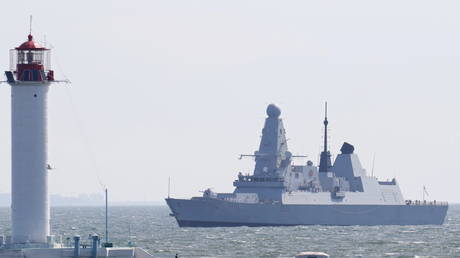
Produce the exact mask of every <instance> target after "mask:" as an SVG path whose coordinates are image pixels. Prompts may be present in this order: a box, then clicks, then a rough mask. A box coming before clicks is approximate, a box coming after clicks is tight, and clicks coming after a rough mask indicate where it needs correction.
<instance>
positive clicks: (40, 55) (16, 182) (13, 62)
mask: <svg viewBox="0 0 460 258" xmlns="http://www.w3.org/2000/svg"><path fill="white" fill-rule="evenodd" d="M50 52H51V51H50V50H49V49H47V48H45V47H44V46H41V45H39V44H38V43H37V42H35V41H34V38H33V36H32V35H31V34H29V35H28V38H27V41H26V42H24V43H22V44H21V45H20V46H19V47H16V48H14V49H11V50H10V71H6V72H5V75H6V77H7V82H8V84H9V85H11V136H12V142H11V148H12V149H11V156H12V157H11V175H12V176H11V178H12V184H11V194H12V200H11V220H12V243H13V244H18V245H22V244H25V245H27V244H32V245H40V244H46V243H47V236H48V235H50V209H49V201H48V199H49V198H48V162H47V94H48V89H49V86H50V84H51V83H52V82H54V73H53V71H52V70H51V67H50V54H51V53H50Z"/></svg>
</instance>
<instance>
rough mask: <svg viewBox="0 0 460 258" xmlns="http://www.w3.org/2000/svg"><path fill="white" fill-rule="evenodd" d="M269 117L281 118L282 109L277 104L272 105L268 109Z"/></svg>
mask: <svg viewBox="0 0 460 258" xmlns="http://www.w3.org/2000/svg"><path fill="white" fill-rule="evenodd" d="M267 115H268V116H269V117H279V116H280V115H281V109H280V108H279V107H277V106H276V105H275V104H270V105H268V107H267Z"/></svg>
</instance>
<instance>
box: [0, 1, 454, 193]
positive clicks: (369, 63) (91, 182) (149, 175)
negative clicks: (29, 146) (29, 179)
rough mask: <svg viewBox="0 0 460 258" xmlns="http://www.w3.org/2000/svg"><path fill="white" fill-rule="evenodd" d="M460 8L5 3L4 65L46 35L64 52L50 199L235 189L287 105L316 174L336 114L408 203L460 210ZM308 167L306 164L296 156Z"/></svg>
mask: <svg viewBox="0 0 460 258" xmlns="http://www.w3.org/2000/svg"><path fill="white" fill-rule="evenodd" d="M459 8H460V3H459V2H458V1H421V0H417V1H401V0H397V1H392V0H388V1H371V0H363V1H342V0H338V1H267V0H263V1H262V0H261V1H246V0H245V1H239V0H232V1H216V0H209V1H189V0H187V1H147V0H146V1H46V0H43V1H20V0H16V1H5V3H3V5H2V9H3V12H2V15H1V16H0V23H1V24H3V25H2V40H1V41H0V50H1V51H0V66H1V67H3V70H7V69H8V67H9V57H8V54H9V52H8V51H9V49H11V48H13V47H16V46H18V45H19V44H20V43H22V42H23V41H25V40H26V39H27V34H28V23H29V15H30V14H32V15H33V34H34V36H35V38H36V39H38V40H41V41H43V39H44V35H46V41H47V43H48V46H53V53H52V55H53V67H54V70H55V71H56V72H55V74H56V77H57V78H60V79H64V78H68V79H70V80H71V81H72V84H71V85H70V86H68V85H65V84H61V85H53V86H52V89H51V91H50V94H49V162H50V163H51V164H52V165H53V166H54V167H55V168H56V169H55V170H52V171H51V172H50V192H51V193H60V194H75V193H93V192H100V191H101V189H102V188H101V186H100V183H99V181H100V182H101V183H102V184H106V185H108V186H109V189H110V192H111V196H112V198H113V199H112V200H117V201H123V200H133V201H157V200H161V199H162V198H164V197H166V195H167V182H168V177H169V176H170V177H171V185H172V187H171V194H172V196H174V197H191V196H192V195H196V194H200V193H199V192H198V191H199V190H202V189H204V188H206V187H213V189H214V190H215V191H221V192H224V191H232V190H233V187H232V181H233V180H234V179H235V178H236V175H237V174H238V172H239V171H242V172H245V173H246V172H251V173H252V169H253V161H252V160H251V159H247V160H243V161H240V160H238V159H237V158H238V154H240V153H252V152H253V151H254V150H256V149H257V148H258V144H259V140H260V138H259V137H260V135H261V129H262V126H263V123H264V118H265V108H266V105H267V104H269V103H272V102H273V103H277V104H279V106H280V107H281V109H282V114H281V116H282V118H283V119H284V124H285V126H286V131H287V137H288V138H289V139H290V140H289V142H288V145H289V148H290V150H291V151H292V152H293V153H294V154H305V155H308V156H309V157H310V159H312V160H313V161H314V162H315V164H316V163H317V161H318V154H319V150H320V147H321V130H322V119H323V103H324V101H326V100H327V101H328V103H329V108H330V109H329V121H330V128H331V131H330V135H331V141H332V144H331V150H332V152H333V153H334V154H337V153H338V152H339V149H340V146H341V144H342V142H343V141H348V142H350V143H351V144H353V145H354V146H355V153H357V154H358V155H359V157H360V159H361V163H362V164H363V166H364V167H366V168H367V171H368V173H370V171H371V168H372V157H373V155H374V154H375V155H376V158H375V168H374V173H375V174H376V175H377V176H378V177H379V178H381V179H390V178H393V177H395V176H396V178H397V179H398V181H399V183H400V187H401V189H402V191H403V193H404V195H405V197H406V198H412V199H414V198H419V199H421V198H422V186H423V185H426V187H427V189H428V192H429V193H430V197H431V198H432V199H436V200H447V201H450V202H460V195H459V194H457V192H456V190H457V189H458V188H459V185H460V162H459V161H458V160H457V158H458V154H459V153H458V146H459V145H460V120H459V115H458V110H459V109H460V102H459V101H458V98H459V96H460V90H459V85H460V36H459V35H460V34H459V31H460V16H459V15H458V10H459ZM10 133H11V132H10V88H9V86H8V85H7V84H0V143H1V144H0V192H9V191H10V178H11V177H10V173H11V172H10V165H11V164H10V148H11V145H10ZM296 162H297V163H305V162H306V160H305V159H299V160H296Z"/></svg>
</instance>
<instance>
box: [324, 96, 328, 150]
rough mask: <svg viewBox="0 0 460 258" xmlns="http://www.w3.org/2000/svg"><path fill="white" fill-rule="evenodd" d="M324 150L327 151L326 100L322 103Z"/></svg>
mask: <svg viewBox="0 0 460 258" xmlns="http://www.w3.org/2000/svg"><path fill="white" fill-rule="evenodd" d="M324 109H325V110H324V111H325V112H324V122H323V123H324V152H327V125H328V124H329V122H328V121H327V101H326V103H325V105H324Z"/></svg>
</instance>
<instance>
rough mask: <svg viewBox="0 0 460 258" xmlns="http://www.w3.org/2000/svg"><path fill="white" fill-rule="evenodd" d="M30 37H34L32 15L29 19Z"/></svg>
mask: <svg viewBox="0 0 460 258" xmlns="http://www.w3.org/2000/svg"><path fill="white" fill-rule="evenodd" d="M29 35H32V15H30V19H29Z"/></svg>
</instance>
